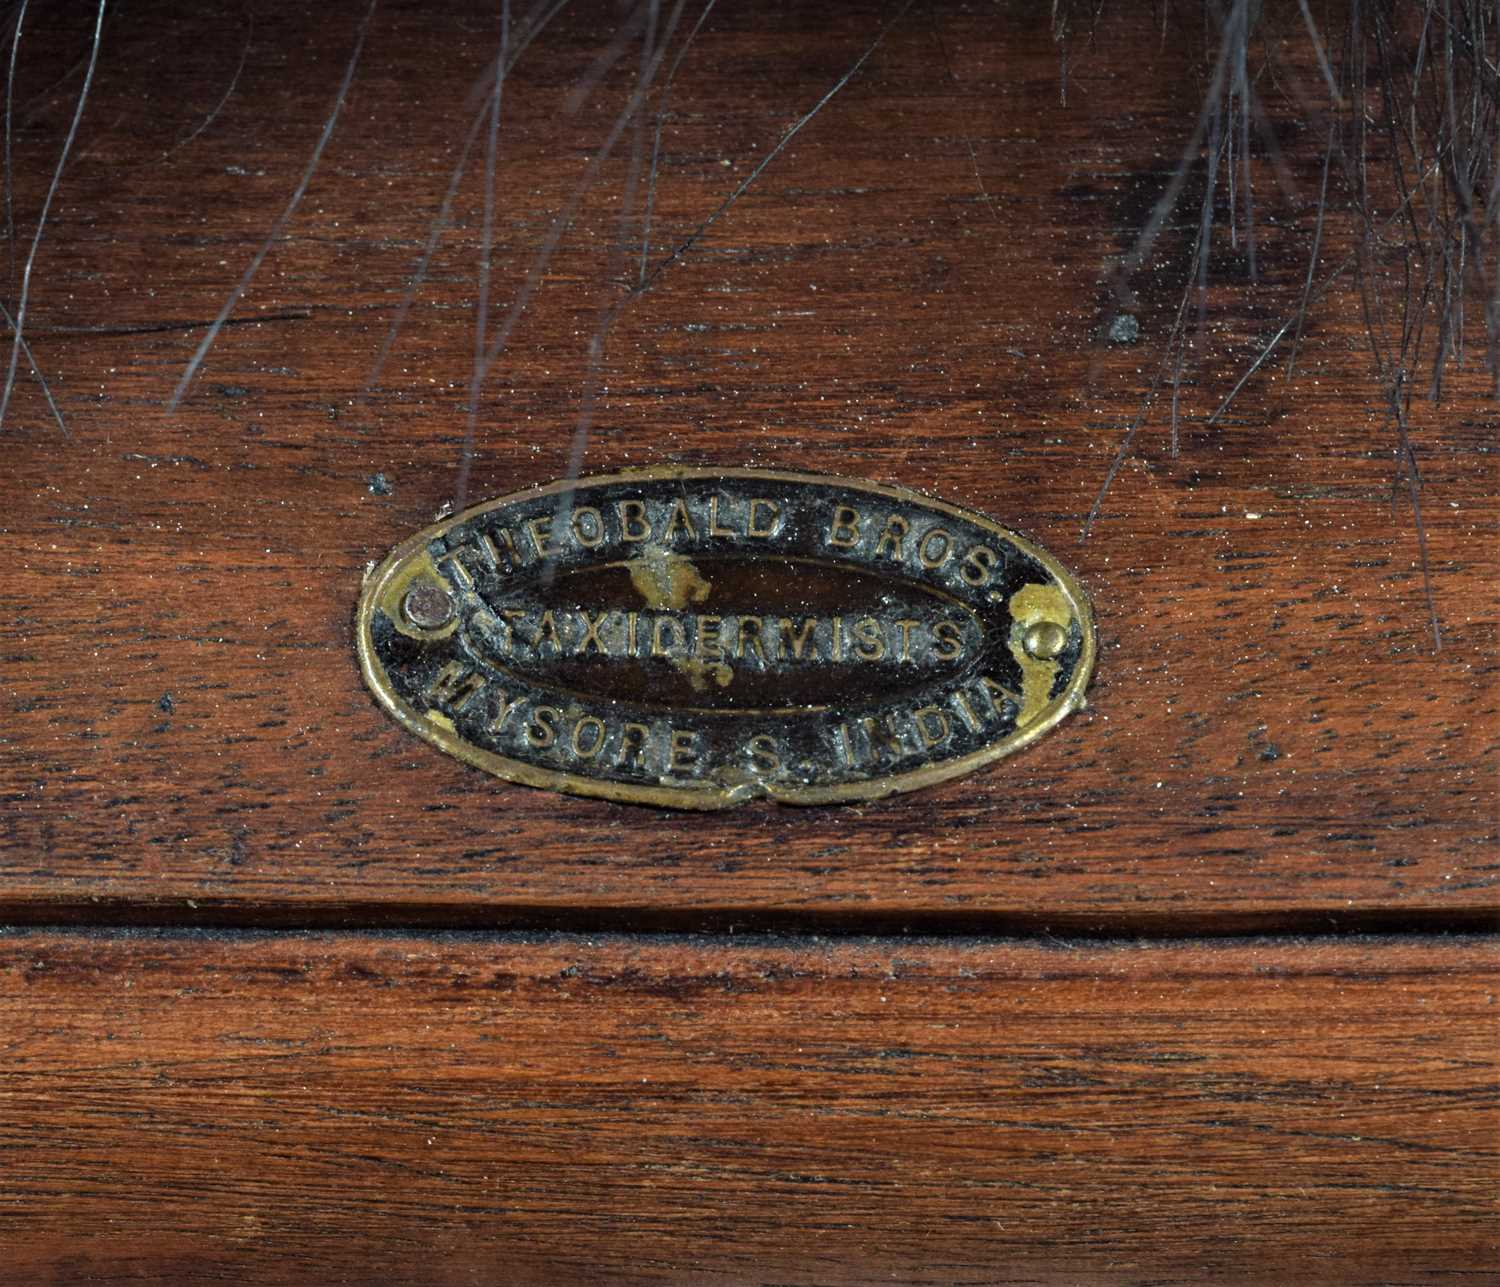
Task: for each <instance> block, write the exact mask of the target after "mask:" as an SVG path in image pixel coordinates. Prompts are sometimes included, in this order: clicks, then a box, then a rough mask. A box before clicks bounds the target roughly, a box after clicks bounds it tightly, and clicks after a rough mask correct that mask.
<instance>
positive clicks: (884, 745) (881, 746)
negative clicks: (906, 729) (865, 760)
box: [859, 715, 906, 759]
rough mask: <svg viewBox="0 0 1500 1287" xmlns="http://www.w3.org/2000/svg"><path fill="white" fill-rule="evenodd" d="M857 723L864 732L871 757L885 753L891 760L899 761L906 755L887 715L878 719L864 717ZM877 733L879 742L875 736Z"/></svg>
mask: <svg viewBox="0 0 1500 1287" xmlns="http://www.w3.org/2000/svg"><path fill="white" fill-rule="evenodd" d="M859 723H860V727H861V728H863V729H864V730H865V738H866V739H867V740H868V742H869V743H870V753H871V754H872V755H875V754H879V753H880V752H881V751H887V752H889V753H890V755H891V756H892V758H894V759H900V758H901V756H903V755H905V754H906V748H905V747H904V746H902V745H901V737H900V735H899V734H898V733H897V732H896V730H895V728H894V727H893V726H892V724H891V717H890V716H889V715H882V716H880V717H879V718H876V717H875V716H866V717H865V718H864V719H862V720H860V722H859ZM877 733H879V734H880V737H879V740H877V739H876V736H875V735H876V734H877Z"/></svg>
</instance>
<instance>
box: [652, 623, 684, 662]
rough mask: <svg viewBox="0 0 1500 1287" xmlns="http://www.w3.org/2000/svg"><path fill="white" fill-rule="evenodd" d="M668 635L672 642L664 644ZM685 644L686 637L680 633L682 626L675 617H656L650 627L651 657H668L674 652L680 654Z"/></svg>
mask: <svg viewBox="0 0 1500 1287" xmlns="http://www.w3.org/2000/svg"><path fill="white" fill-rule="evenodd" d="M668 634H671V635H672V636H673V638H672V642H671V643H670V644H669V643H667V642H666V637H667V635H668ZM686 642H687V636H686V635H684V634H683V633H682V625H681V623H679V622H678V620H677V618H676V617H657V619H656V620H655V621H654V622H653V623H652V626H651V655H652V656H653V657H670V656H671V655H672V653H673V652H674V650H675V651H677V652H681V651H682V648H683V645H684V644H685V643H686Z"/></svg>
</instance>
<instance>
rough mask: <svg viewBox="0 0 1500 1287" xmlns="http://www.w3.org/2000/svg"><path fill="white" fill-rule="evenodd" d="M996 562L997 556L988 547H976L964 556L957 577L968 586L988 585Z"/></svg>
mask: <svg viewBox="0 0 1500 1287" xmlns="http://www.w3.org/2000/svg"><path fill="white" fill-rule="evenodd" d="M998 561H999V555H997V554H996V553H995V551H994V550H992V549H990V547H989V546H988V545H976V546H975V547H974V548H973V549H972V550H970V551H969V552H968V553H967V554H965V555H964V560H963V563H962V564H961V565H960V567H959V570H958V571H959V575H960V576H961V577H963V579H964V580H965V581H967V582H968V583H969V584H970V585H973V586H981V585H988V584H989V583H990V577H992V576H993V575H994V573H995V564H996V563H997V562H998Z"/></svg>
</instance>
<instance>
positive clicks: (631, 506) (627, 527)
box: [615, 500, 651, 541]
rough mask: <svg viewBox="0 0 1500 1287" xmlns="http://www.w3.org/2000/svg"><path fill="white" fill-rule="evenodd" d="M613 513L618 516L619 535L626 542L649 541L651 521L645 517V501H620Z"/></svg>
mask: <svg viewBox="0 0 1500 1287" xmlns="http://www.w3.org/2000/svg"><path fill="white" fill-rule="evenodd" d="M615 512H616V513H617V514H619V516H620V535H621V536H622V537H624V538H625V539H626V540H627V541H649V540H650V539H651V521H650V520H649V519H648V518H647V517H646V502H645V501H638V500H627V501H620V502H619V503H618V504H617V505H616V506H615Z"/></svg>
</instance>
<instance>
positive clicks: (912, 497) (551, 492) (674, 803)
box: [355, 465, 1097, 812]
mask: <svg viewBox="0 0 1500 1287" xmlns="http://www.w3.org/2000/svg"><path fill="white" fill-rule="evenodd" d="M715 478H748V479H757V480H766V481H772V482H793V483H807V484H812V485H814V486H816V485H820V484H821V485H836V486H839V487H846V488H849V489H851V490H853V491H861V492H871V493H875V494H876V495H881V496H886V497H889V498H890V499H893V500H901V501H906V502H912V503H916V504H918V505H922V506H926V507H928V508H931V509H937V510H941V511H942V512H944V513H947V514H952V515H953V516H955V517H957V518H962V519H964V520H965V521H967V522H977V523H978V524H979V525H980V526H981V527H984V528H988V529H989V530H990V531H992V532H994V533H995V534H996V535H998V536H1000V537H1002V538H1003V539H1005V540H1007V541H1009V542H1010V543H1011V544H1013V545H1015V546H1017V547H1018V548H1020V549H1022V550H1024V551H1025V552H1026V553H1027V554H1029V555H1031V556H1032V557H1033V558H1035V559H1036V560H1037V561H1038V562H1039V563H1041V564H1042V566H1043V567H1045V568H1046V569H1047V570H1048V571H1049V572H1050V573H1051V574H1052V575H1053V576H1054V577H1055V578H1056V579H1057V582H1058V584H1059V585H1060V586H1062V588H1063V591H1064V592H1065V593H1066V594H1067V596H1068V598H1069V599H1070V600H1071V601H1072V603H1073V606H1074V609H1075V611H1076V613H1077V617H1078V622H1079V627H1080V630H1081V633H1082V635H1083V644H1082V647H1081V649H1080V652H1079V656H1078V664H1077V665H1076V666H1075V667H1074V671H1073V677H1072V679H1071V680H1070V681H1069V683H1068V686H1067V688H1066V689H1064V691H1063V692H1062V694H1061V695H1060V696H1058V697H1056V698H1054V699H1053V701H1052V702H1050V703H1049V705H1048V710H1047V712H1046V714H1045V715H1044V716H1042V717H1041V718H1039V719H1036V720H1033V721H1032V722H1031V723H1030V724H1028V725H1027V726H1026V727H1025V728H1022V729H1017V730H1016V731H1015V732H1014V733H1012V734H1011V735H1010V736H1009V737H1006V738H1002V739H1001V740H1000V741H999V742H996V743H994V744H993V745H991V746H986V747H985V748H984V749H983V750H980V751H975V752H973V753H972V754H970V755H966V756H963V757H961V758H960V759H957V760H948V761H944V762H943V763H941V764H929V765H926V766H924V767H922V768H920V769H913V770H911V771H909V772H906V773H894V774H887V775H886V776H884V777H879V778H870V779H868V780H865V781H861V782H846V783H841V784H839V785H837V786H828V787H795V786H790V787H779V786H777V785H776V784H775V783H768V782H746V783H738V784H735V785H733V786H725V785H724V784H723V783H721V782H715V781H713V780H712V779H705V780H704V781H702V782H701V783H697V784H694V785H691V786H689V785H684V786H640V785H636V784H633V783H626V782H609V781H605V780H602V779H598V778H587V777H583V776H581V775H579V774H574V773H563V772H559V771H557V770H554V769H539V768H537V767H535V766H534V765H531V764H527V763H526V762H525V761H522V760H512V759H510V758H509V757H507V756H503V755H496V754H495V753H494V752H493V751H485V750H482V749H480V748H479V747H476V746H473V745H472V744H470V743H468V742H466V741H464V740H463V739H462V738H460V737H458V736H457V735H456V734H453V733H449V732H447V731H446V730H444V729H442V728H441V727H439V726H437V725H435V724H433V723H432V722H431V721H430V720H428V719H426V718H425V717H424V716H422V715H420V714H419V713H418V712H417V711H416V710H414V709H413V708H412V707H411V706H409V705H408V704H407V703H406V702H404V701H403V700H402V699H401V698H400V697H399V696H398V695H397V694H396V693H395V692H394V691H393V690H392V689H391V687H390V686H389V684H387V683H386V680H385V672H384V668H383V667H381V666H380V665H379V663H378V662H377V661H376V658H375V652H374V640H373V639H372V638H371V636H370V631H369V622H370V619H371V616H372V615H373V613H372V611H371V610H372V609H373V607H374V604H375V603H376V601H377V600H378V599H379V597H380V594H381V591H382V587H383V586H384V583H385V581H386V580H387V578H388V577H389V576H390V575H391V573H392V571H393V570H394V569H395V568H396V567H397V566H399V565H400V564H401V563H402V562H403V561H404V560H405V559H406V557H407V556H408V555H409V554H410V553H412V552H413V551H414V550H416V549H419V548H425V546H426V545H427V542H428V541H430V540H431V539H432V538H433V537H434V536H436V535H438V534H439V533H441V532H445V531H448V530H449V529H450V528H453V527H456V526H458V525H459V524H460V523H463V522H467V521H468V520H470V519H472V518H474V517H476V516H478V515H480V514H485V513H488V512H489V511H490V510H494V509H499V508H500V507H501V506H505V505H512V504H515V503H518V502H522V501H527V500H534V499H536V498H538V497H541V496H555V495H557V494H558V493H560V492H564V491H577V490H578V489H579V487H581V486H587V487H599V486H609V485H611V484H615V483H628V482H656V481H659V480H663V479H666V480H683V479H715ZM355 612H356V616H355V649H356V652H357V653H358V656H359V668H360V673H361V674H362V675H363V677H364V681H365V684H366V686H367V687H369V689H370V691H371V692H372V693H373V694H374V695H375V697H376V699H377V700H378V702H379V704H380V705H381V706H383V707H384V708H385V709H386V710H387V711H389V712H390V713H391V714H392V715H394V716H395V717H396V720H397V722H398V723H399V724H400V725H401V726H402V727H403V728H405V729H406V730H407V731H408V732H411V733H415V734H416V735H417V736H418V737H420V738H421V739H422V740H423V741H425V742H430V743H431V744H432V745H433V746H436V747H437V748H438V749H439V750H441V751H443V752H445V753H446V754H448V755H451V756H453V757H454V758H455V759H458V760H461V761H463V763H465V764H468V765H470V766H472V767H474V768H478V769H483V770H485V771H486V772H488V773H490V774H492V775H494V776H495V777H498V778H501V779H503V780H505V781H508V782H518V783H520V784H521V785H523V786H532V787H540V788H542V789H544V790H550V791H561V792H564V793H567V794H569V795H583V796H592V797H594V798H596V799H604V800H615V801H619V802H622V803H626V804H652V805H660V806H663V807H667V808H675V809H696V810H699V811H702V812H716V811H718V810H721V809H731V808H734V807H736V806H737V805H741V804H745V803H747V802H748V801H750V800H752V799H757V798H760V797H762V796H764V797H766V798H769V799H772V800H775V801H777V802H778V803H781V804H799V805H819V804H852V803H856V802H859V801H868V800H879V799H882V798H884V797H885V796H888V795H897V794H900V793H902V792H906V791H917V790H921V789H922V788H923V787H928V786H936V785H937V784H938V783H940V782H946V781H948V780H949V779H950V778H955V777H962V776H964V775H965V774H968V773H972V772H974V771H976V770H978V769H981V768H983V767H984V766H985V765H987V764H991V763H993V762H994V761H996V760H999V759H1004V758H1005V757H1006V756H1009V755H1013V754H1015V752H1017V751H1019V750H1021V749H1022V748H1023V747H1026V746H1028V745H1030V743H1032V742H1034V741H1036V739H1037V738H1039V737H1041V736H1042V735H1043V734H1044V733H1047V732H1049V731H1050V730H1051V729H1053V728H1055V727H1056V726H1057V725H1058V724H1060V723H1061V722H1062V721H1063V720H1064V719H1066V718H1067V717H1068V716H1069V715H1070V714H1072V713H1073V712H1074V711H1076V710H1081V709H1082V708H1083V706H1084V691H1085V689H1086V688H1087V687H1088V682H1089V679H1090V678H1091V677H1092V675H1093V672H1094V661H1095V656H1096V652H1097V642H1096V640H1095V636H1094V612H1093V605H1092V604H1091V603H1090V601H1089V598H1088V595H1087V593H1086V592H1085V591H1084V589H1083V587H1082V585H1080V584H1079V583H1078V581H1077V580H1076V579H1075V578H1074V577H1073V575H1072V573H1070V572H1069V571H1068V570H1067V569H1066V568H1065V567H1063V566H1062V564H1060V563H1059V562H1058V561H1057V560H1056V559H1055V558H1053V557H1052V555H1051V554H1049V553H1048V552H1047V551H1046V550H1044V549H1043V548H1042V547H1041V546H1040V545H1038V544H1037V543H1036V542H1034V541H1032V540H1030V539H1029V538H1028V537H1025V536H1022V535H1020V534H1019V533H1017V532H1015V531H1013V530H1011V529H1010V528H1006V527H1001V526H1000V524H999V523H997V522H995V521H994V520H993V519H991V518H990V517H989V516H988V515H985V514H980V513H977V512H976V511H973V510H966V509H964V508H963V507H962V506H959V505H952V504H949V503H948V502H946V501H943V500H940V499H938V498H937V497H933V496H928V495H926V494H924V493H922V492H918V491H915V490H913V489H912V488H908V487H900V486H897V485H895V484H890V483H876V482H871V481H869V480H867V479H858V478H844V477H842V476H840V475H838V474H807V473H798V472H791V471H785V470H770V469H713V468H706V467H682V466H672V465H669V466H661V467H658V468H647V469H632V470H626V471H623V472H620V473H616V474H599V475H596V476H592V477H588V478H582V479H578V480H575V481H574V482H571V483H570V482H567V481H559V482H555V483H548V484H546V485H545V486H542V487H533V488H528V489H527V490H525V491H519V492H512V493H510V494H509V495H506V496H500V497H497V498H496V499H494V500H490V501H485V502H484V503H483V504H481V505H474V506H471V507H470V508H468V509H466V510H464V511H462V512H461V513H458V514H453V515H450V516H449V517H447V518H444V519H440V520H439V521H438V522H436V523H432V524H429V525H428V526H427V527H425V528H423V529H422V530H421V531H420V532H418V533H416V534H415V535H414V536H412V537H410V538H408V539H407V540H405V541H403V542H402V543H401V544H400V545H398V546H397V547H396V548H395V549H394V550H392V551H391V552H390V553H389V554H388V555H387V556H386V557H385V558H384V559H383V560H381V562H380V565H379V566H378V567H377V568H376V569H375V570H374V571H373V572H372V573H370V574H369V575H368V576H367V577H366V578H365V580H364V586H363V589H362V591H361V593H360V597H359V602H358V605H357V607H356V610H355Z"/></svg>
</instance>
